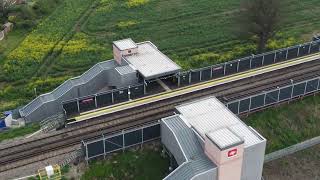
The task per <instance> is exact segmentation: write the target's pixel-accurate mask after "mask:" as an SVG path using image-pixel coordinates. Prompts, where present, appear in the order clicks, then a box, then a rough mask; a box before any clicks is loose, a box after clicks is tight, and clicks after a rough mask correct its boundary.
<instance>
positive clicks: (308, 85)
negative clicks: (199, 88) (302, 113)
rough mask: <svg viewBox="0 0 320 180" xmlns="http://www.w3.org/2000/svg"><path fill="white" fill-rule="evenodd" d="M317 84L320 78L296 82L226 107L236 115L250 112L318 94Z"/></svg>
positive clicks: (234, 102) (229, 103)
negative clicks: (310, 94)
mask: <svg viewBox="0 0 320 180" xmlns="http://www.w3.org/2000/svg"><path fill="white" fill-rule="evenodd" d="M319 83H320V77H318V78H315V79H310V80H306V81H303V82H298V83H295V84H291V85H288V86H285V87H282V88H277V89H276V90H271V91H268V92H263V93H261V94H258V95H255V96H250V97H247V98H244V99H240V100H236V101H231V102H228V103H227V107H228V108H229V109H230V110H231V111H232V112H233V113H236V114H239V113H244V112H250V111H251V110H254V109H258V108H261V107H264V106H268V105H272V104H277V103H279V102H281V101H288V100H290V99H293V98H297V97H300V96H304V95H307V94H309V93H316V92H319V90H320V86H319ZM239 103H240V105H239V111H238V110H237V106H238V104H239ZM249 106H250V107H249Z"/></svg>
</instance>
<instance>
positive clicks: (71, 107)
mask: <svg viewBox="0 0 320 180" xmlns="http://www.w3.org/2000/svg"><path fill="white" fill-rule="evenodd" d="M62 107H63V109H64V110H65V112H66V116H67V117H70V116H74V115H79V114H80V112H79V109H78V101H77V100H73V101H69V102H65V103H63V104H62Z"/></svg>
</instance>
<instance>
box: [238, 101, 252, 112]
mask: <svg viewBox="0 0 320 180" xmlns="http://www.w3.org/2000/svg"><path fill="white" fill-rule="evenodd" d="M249 108H250V99H244V100H241V101H240V107H239V113H243V112H247V111H249Z"/></svg>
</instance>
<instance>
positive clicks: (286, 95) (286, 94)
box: [279, 86, 292, 101]
mask: <svg viewBox="0 0 320 180" xmlns="http://www.w3.org/2000/svg"><path fill="white" fill-rule="evenodd" d="M291 93H292V86H290V87H286V88H283V89H281V90H280V95H279V101H283V100H287V99H290V98H291Z"/></svg>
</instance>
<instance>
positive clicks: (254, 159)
mask: <svg viewBox="0 0 320 180" xmlns="http://www.w3.org/2000/svg"><path fill="white" fill-rule="evenodd" d="M175 112H176V114H175V115H173V116H169V117H165V118H162V119H161V121H160V123H154V124H150V125H145V126H143V127H141V128H137V129H131V130H129V131H126V132H122V133H120V134H114V135H113V136H107V135H106V136H103V137H102V138H100V139H95V140H88V141H85V142H83V149H84V151H85V154H86V155H85V156H86V160H87V161H89V160H91V159H95V158H98V157H101V156H106V155H107V154H109V153H111V152H114V151H118V150H121V149H124V148H128V147H131V146H134V145H138V144H142V143H146V142H149V141H152V140H156V139H158V138H160V139H161V143H162V144H163V147H164V149H165V152H166V153H167V154H169V157H171V158H170V159H171V161H172V163H170V164H172V166H173V168H174V170H173V171H172V172H171V173H170V174H169V175H167V177H165V178H164V179H165V180H171V179H172V180H180V179H181V180H185V179H194V178H196V179H199V180H210V179H211V180H212V179H213V180H260V179H261V176H262V169H263V162H264V154H265V148H266V139H265V138H264V137H262V136H261V135H260V134H259V133H258V132H257V131H255V130H254V129H253V128H251V127H249V126H247V125H246V124H244V123H243V122H242V121H241V120H240V119H239V118H238V117H237V116H236V115H235V114H233V113H232V112H231V111H230V110H229V109H228V108H227V107H226V106H225V105H224V104H223V103H221V102H220V101H219V100H218V99H217V98H216V97H213V96H211V97H207V98H203V99H199V100H196V101H191V102H188V103H184V104H182V105H179V106H176V107H175ZM176 165H177V166H176ZM230 172H232V173H230Z"/></svg>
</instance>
